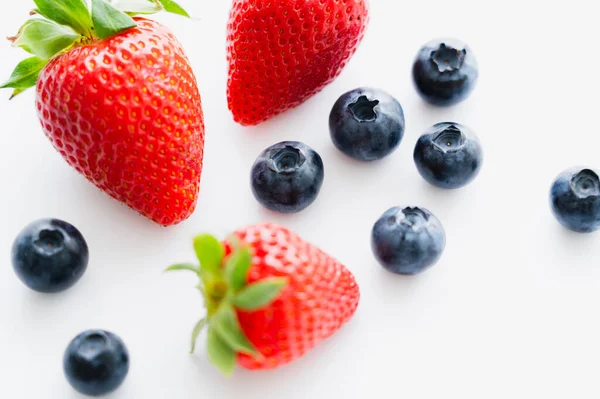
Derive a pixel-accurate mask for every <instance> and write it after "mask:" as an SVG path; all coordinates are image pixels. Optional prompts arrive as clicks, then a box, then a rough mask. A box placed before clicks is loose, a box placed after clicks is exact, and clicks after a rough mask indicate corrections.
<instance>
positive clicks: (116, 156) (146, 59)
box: [1, 0, 204, 226]
mask: <svg viewBox="0 0 600 399" xmlns="http://www.w3.org/2000/svg"><path fill="white" fill-rule="evenodd" d="M35 3H36V5H37V9H36V10H35V11H34V16H33V18H32V19H30V20H29V21H27V22H26V23H25V25H23V27H22V28H21V29H20V31H19V34H18V35H17V36H16V37H14V38H12V41H13V44H14V45H15V46H19V47H22V48H23V49H25V50H27V51H28V52H30V53H32V54H33V55H34V56H33V57H31V58H28V59H26V60H25V61H23V62H21V63H20V64H19V65H18V66H17V68H16V69H15V71H14V72H13V74H12V76H11V78H10V79H9V81H8V82H7V83H5V84H4V85H2V86H1V87H10V88H13V89H14V95H17V94H19V93H20V92H21V91H23V90H25V89H27V88H28V87H32V86H35V87H36V107H37V113H38V116H39V119H40V121H41V125H42V129H43V131H44V133H45V134H46V136H47V137H48V139H49V140H50V141H51V143H52V145H53V146H54V148H55V149H56V150H57V151H58V152H59V153H60V154H61V155H62V156H63V158H64V159H65V160H66V161H67V162H68V163H69V164H70V165H71V166H72V167H74V168H75V169H76V170H77V171H78V172H79V173H81V174H82V175H84V176H85V177H86V178H87V179H88V180H89V181H91V182H92V183H93V184H95V185H96V186H97V187H99V188H100V189H101V190H103V191H104V192H106V193H108V194H109V195H110V196H112V197H114V198H116V199H117V200H119V201H121V202H123V203H125V204H126V205H128V206H129V207H131V208H133V209H134V210H136V211H138V212H139V213H141V214H142V215H144V216H146V217H148V218H150V219H152V220H153V221H155V222H156V223H159V224H162V225H165V226H168V225H172V224H176V223H179V222H181V221H183V220H185V219H186V218H188V217H189V216H190V215H191V214H192V212H193V211H194V208H195V206H196V201H197V196H198V191H199V185H200V175H201V172H202V156H203V151H204V121H203V114H202V106H201V100H200V94H199V92H198V88H197V85H196V78H195V77H194V74H193V72H192V69H191V68H190V65H189V63H188V60H187V58H186V56H185V54H184V51H183V49H182V48H181V45H180V44H179V43H178V42H177V40H176V39H175V37H174V36H173V34H172V33H171V32H170V31H169V30H168V29H167V28H166V27H164V26H162V25H160V24H159V23H158V22H155V21H152V20H148V19H143V18H138V17H135V18H132V17H130V16H129V15H131V14H135V13H137V12H140V13H144V14H147V13H151V12H156V11H160V10H163V9H164V10H167V11H170V12H174V13H177V14H181V15H187V14H186V13H185V11H184V10H183V9H181V7H179V6H178V5H177V4H176V3H174V2H173V1H172V0H155V1H148V0H130V1H128V2H121V3H122V4H125V3H126V4H127V8H125V9H124V10H119V9H117V8H115V7H116V6H113V5H112V4H113V3H116V2H114V1H113V2H108V1H107V0H93V1H92V8H91V13H90V10H89V9H88V6H87V4H86V3H85V2H84V0H35ZM126 12H127V13H126Z"/></svg>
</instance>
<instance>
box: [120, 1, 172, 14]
mask: <svg viewBox="0 0 600 399" xmlns="http://www.w3.org/2000/svg"><path fill="white" fill-rule="evenodd" d="M109 2H110V4H111V5H112V6H113V7H114V8H116V9H117V10H121V11H123V12H125V13H127V14H129V15H137V14H155V13H157V12H160V11H162V10H163V8H162V6H161V5H160V3H158V1H154V0H109Z"/></svg>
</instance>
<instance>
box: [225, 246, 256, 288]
mask: <svg viewBox="0 0 600 399" xmlns="http://www.w3.org/2000/svg"><path fill="white" fill-rule="evenodd" d="M251 265H252V255H251V254H250V250H249V249H248V248H246V247H244V248H240V249H239V250H237V251H235V252H234V253H232V254H231V256H229V258H228V259H227V262H226V263H225V276H226V278H227V282H228V283H229V286H230V287H231V288H232V289H233V290H234V291H237V290H239V289H241V288H242V287H244V286H245V285H246V282H247V281H248V269H250V266H251Z"/></svg>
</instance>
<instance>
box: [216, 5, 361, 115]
mask: <svg viewBox="0 0 600 399" xmlns="http://www.w3.org/2000/svg"><path fill="white" fill-rule="evenodd" d="M368 19H369V15H368V2H367V0H281V1H272V0H234V2H233V8H232V9H231V13H230V18H229V24H228V56H227V59H228V62H229V80H228V83H227V92H228V93H227V99H228V103H229V109H230V110H231V112H232V113H233V117H234V119H235V121H236V122H238V123H241V124H242V125H256V124H258V123H261V122H263V121H265V120H267V119H270V118H272V117H273V116H275V115H277V114H280V113H282V112H284V111H286V110H288V109H290V108H292V107H295V106H297V105H299V104H301V103H302V102H304V101H305V100H307V99H308V98H309V97H311V96H312V95H314V94H316V93H317V92H319V91H320V90H322V89H323V88H324V87H325V86H326V85H327V84H329V83H331V82H332V81H333V80H334V79H335V78H336V77H337V76H338V75H339V74H340V73H341V72H342V69H343V68H344V67H345V66H346V63H347V62H348V61H349V60H350V58H351V57H352V55H354V53H355V52H356V49H357V47H358V45H359V44H360V42H361V41H362V39H363V36H364V33H365V29H366V26H367V23H368Z"/></svg>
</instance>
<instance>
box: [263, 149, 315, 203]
mask: <svg viewBox="0 0 600 399" xmlns="http://www.w3.org/2000/svg"><path fill="white" fill-rule="evenodd" d="M324 177H325V171H324V169H323V161H322V160H321V157H320V156H319V154H317V152H315V150H313V149H312V148H310V147H309V146H307V145H306V144H302V143H299V142H297V141H284V142H281V143H279V144H275V145H273V146H271V147H269V148H267V149H266V150H264V151H263V152H262V153H261V154H260V156H259V157H258V159H257V160H256V162H255V163H254V166H252V173H251V184H252V192H253V193H254V197H256V199H257V200H258V202H260V203H261V204H262V205H263V206H264V207H265V208H267V209H270V210H272V211H275V212H281V213H297V212H300V211H302V210H304V209H306V208H307V207H308V206H309V205H310V204H312V203H313V202H314V201H315V199H316V198H317V196H318V195H319V191H320V190H321V186H322V185H323V178H324Z"/></svg>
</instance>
